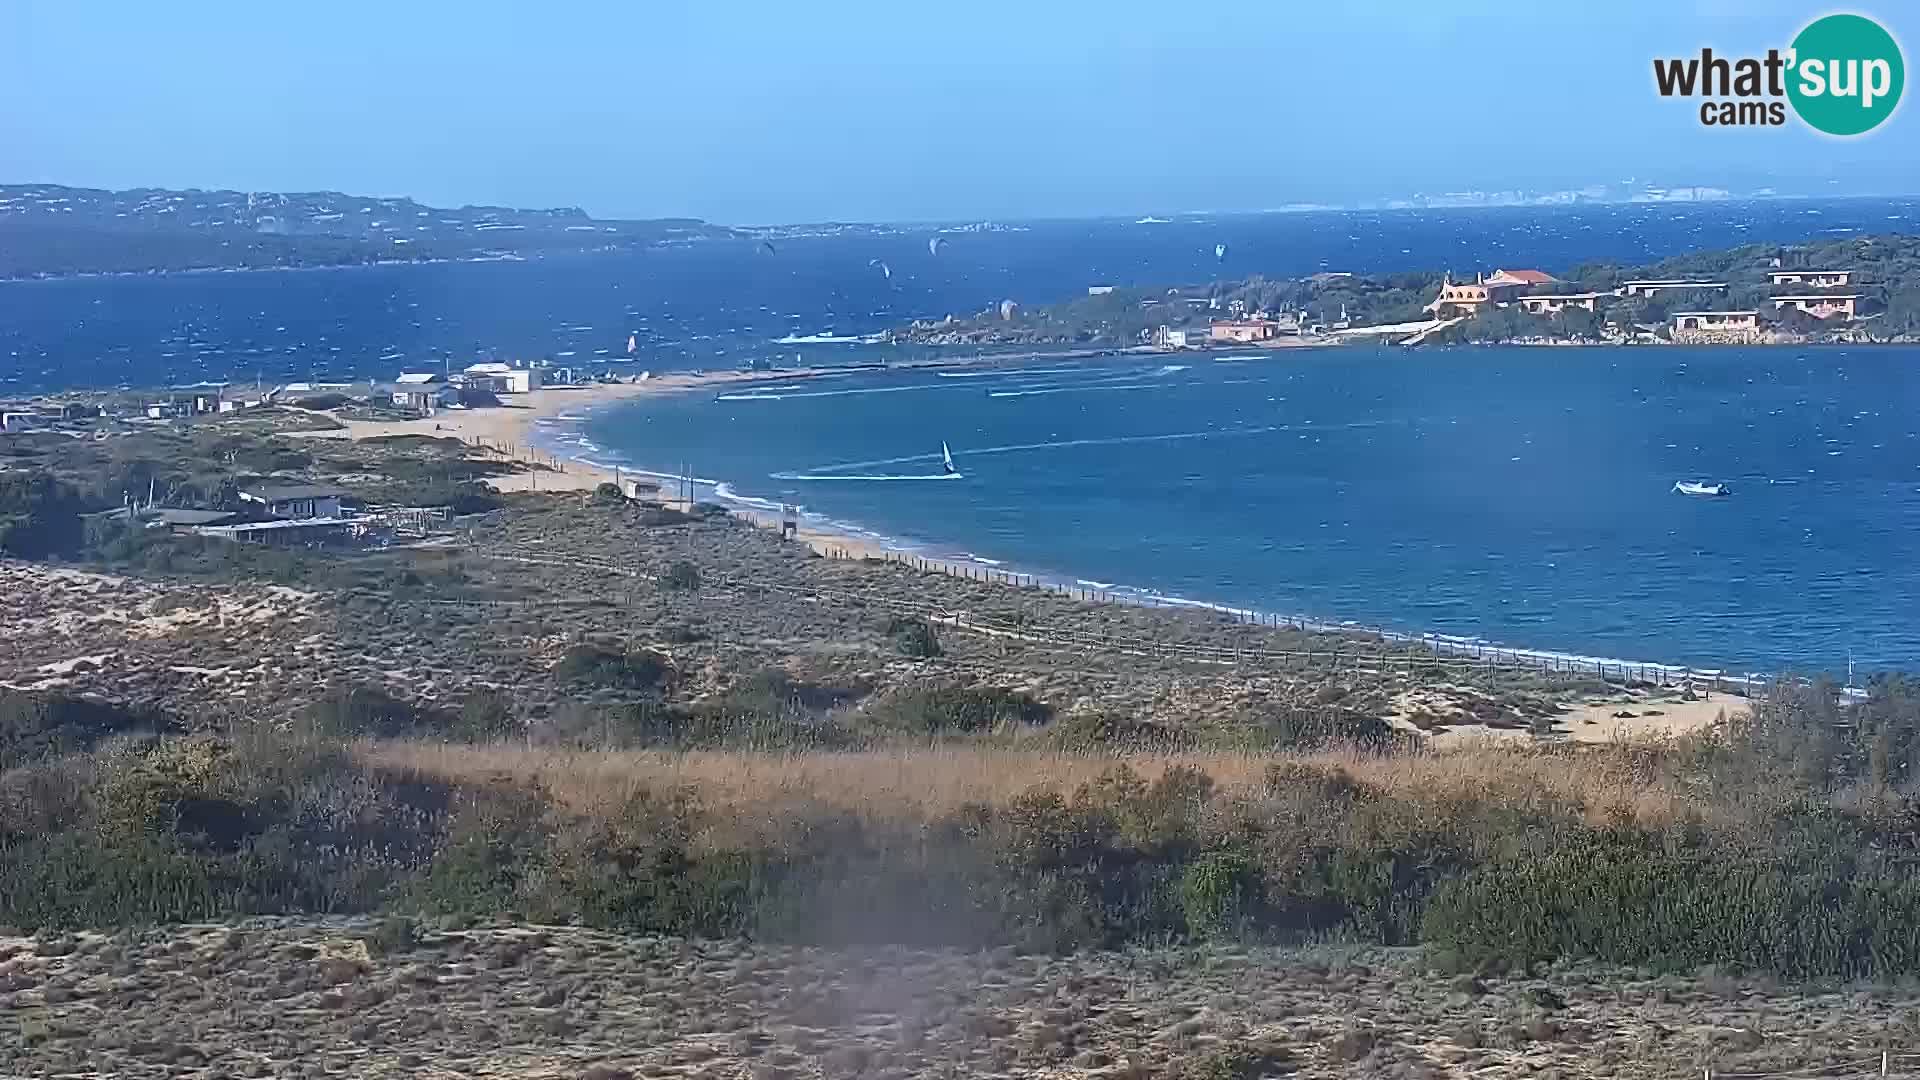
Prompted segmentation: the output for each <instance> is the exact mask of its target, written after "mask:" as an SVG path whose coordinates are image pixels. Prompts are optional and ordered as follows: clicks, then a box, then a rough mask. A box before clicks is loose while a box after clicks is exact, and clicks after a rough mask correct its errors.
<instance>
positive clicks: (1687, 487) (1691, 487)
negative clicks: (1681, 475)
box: [1673, 480, 1732, 499]
mask: <svg viewBox="0 0 1920 1080" xmlns="http://www.w3.org/2000/svg"><path fill="white" fill-rule="evenodd" d="M1673 490H1674V492H1675V493H1676V494H1680V495H1698V496H1702V497H1704V498H1709V499H1717V498H1719V497H1720V496H1722V495H1729V494H1732V491H1731V489H1729V488H1728V487H1727V485H1725V484H1709V483H1707V482H1706V481H1704V480H1682V481H1680V482H1679V483H1677V484H1674V485H1673Z"/></svg>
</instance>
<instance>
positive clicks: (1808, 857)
mask: <svg viewBox="0 0 1920 1080" xmlns="http://www.w3.org/2000/svg"><path fill="white" fill-rule="evenodd" d="M569 662H570V663H571V662H572V661H571V660H570V661H569ZM610 663H612V662H611V661H608V660H606V659H604V658H603V657H596V658H595V659H594V660H593V661H591V664H592V665H593V667H594V669H595V670H598V669H601V668H604V667H606V666H608V665H609V664H610ZM620 666H621V670H622V671H629V670H634V669H633V667H632V665H631V663H630V662H625V663H623V664H622V665H620ZM656 666H657V664H655V663H650V664H648V665H647V670H648V671H649V672H651V671H653V670H654V668H655V667H656ZM624 678H625V677H624V676H623V679H624ZM644 681H650V680H644ZM777 692H788V693H792V692H793V691H792V690H791V688H787V687H781V688H778V691H777ZM798 696H799V695H798V694H797V693H796V694H795V697H798ZM491 704H492V703H491V702H485V701H483V702H481V703H480V704H478V705H475V706H472V707H470V708H469V709H467V710H463V711H461V712H456V711H454V710H451V709H431V710H420V709H417V708H413V707H409V706H407V705H405V704H404V703H400V702H397V701H396V700H395V699H392V698H391V697H390V696H387V695H384V694H383V693H381V692H377V691H368V690H355V691H354V692H352V693H350V694H345V695H339V696H333V697H329V698H325V699H323V700H322V701H321V702H319V703H317V705H316V709H317V710H318V712H316V714H315V717H316V719H315V722H313V723H297V724H295V725H293V726H292V727H291V728H288V727H284V726H281V725H274V724H262V725H254V726H250V727H242V728H235V729H232V730H230V731H228V732H224V733H218V734H214V733H188V729H190V728H191V727H193V726H194V725H193V724H192V723H191V721H190V720H183V719H181V718H156V717H150V716H148V717H134V716H130V715H125V714H122V713H117V712H114V711H113V710H111V709H106V708H105V707H101V706H80V705H77V704H75V703H74V702H72V701H63V700H60V699H57V698H40V697H37V696H33V695H26V696H22V695H17V694H16V695H13V696H10V697H8V698H6V699H5V700H4V701H0V712H3V714H4V717H5V722H6V724H7V727H6V729H5V731H4V733H0V734H4V737H5V739H6V742H5V743H4V746H5V749H6V753H7V756H8V758H9V760H10V761H11V762H12V763H13V764H12V767H11V768H10V769H9V771H8V772H7V773H6V774H5V780H4V783H3V784H0V804H4V809H5V811H6V812H5V813H4V815H0V923H8V924H13V925H18V926H24V927H28V928H65V927H86V926H113V925H125V924H146V923H154V922H175V921H198V920H205V919H210V918H220V917H229V916H234V915H248V914H279V913H296V912H322V913H335V914H339V913H366V914H373V913H392V914H407V915H414V916H434V917H447V918H460V919H467V920H473V919H490V918H498V917H501V916H507V915H511V916H513V917H519V918H524V919H527V920H530V921H534V922H548V923H551V922H569V921H577V922H580V923H583V924H585V925H589V926H594V927H599V928H603V929H610V930H618V931H623V932H634V933H673V934H682V935H693V936H722V937H733V936H745V937H749V938H752V939H754V940H759V941H776V942H792V943H815V944H818V943H833V944H849V943H863V944H913V945H962V946H970V947H981V946H998V945H1010V946H1013V947H1016V948H1019V949H1026V950H1040V951H1045V952H1056V951H1060V950H1075V949H1085V948H1113V947H1118V946H1122V945H1127V944H1145V943H1151V942H1161V941H1167V940H1192V941H1201V940H1205V941H1242V942H1267V943H1286V942H1293V943H1299V942H1330V941H1345V942H1354V943H1365V944H1374V945H1391V946H1400V945H1420V946H1423V947H1424V950H1425V955H1426V957H1427V961H1428V963H1429V964H1431V965H1432V966H1434V967H1436V968H1439V969H1441V970H1443V971H1448V972H1460V971H1468V972H1473V971H1478V972H1482V973H1487V972H1495V973H1497V972H1507V971H1527V970H1530V969H1531V966H1532V965H1534V964H1537V963H1541V962H1549V961H1569V960H1581V961H1588V960H1591V961H1603V962H1607V963H1612V964H1618V965H1624V966H1630V967H1637V968H1645V969H1652V970H1656V971H1692V970H1695V969H1698V968H1700V967H1702V966H1707V965H1713V966H1717V967H1719V968H1722V969H1726V970H1736V971H1741V970H1744V971H1752V972H1764V973H1768V974H1771V975H1775V976H1780V977H1791V978H1807V977H1814V976H1830V975H1839V976H1875V977H1882V978H1890V977H1894V976H1901V975H1910V974H1913V973H1914V972H1915V970H1916V965H1917V964H1920V929H1916V927H1915V926H1914V925H1913V923H1912V920H1911V919H1909V918H1906V917H1905V913H1906V912H1910V911H1912V910H1913V909H1914V906H1915V905H1916V903H1920V876H1916V873H1915V868H1914V862H1913V855H1914V849H1913V833H1912V817H1913V813H1914V808H1913V806H1912V805H1911V799H1910V796H1908V795H1907V794H1905V792H1906V790H1907V788H1908V782H1909V778H1910V775H1911V774H1912V772H1913V770H1914V768H1915V765H1916V762H1915V754H1916V751H1917V750H1920V696H1916V695H1915V694H1914V692H1913V690H1912V688H1911V687H1910V686H1909V685H1908V684H1906V683H1904V682H1903V681H1900V680H1897V679H1893V680H1886V681H1884V682H1882V683H1880V684H1878V685H1877V686H1876V687H1875V689H1874V692H1873V694H1872V696H1871V698H1870V699H1869V701H1868V702H1867V703H1866V704H1864V705H1862V706H1859V707H1858V709H1857V712H1856V715H1854V716H1853V717H1852V718H1851V723H1848V724H1842V723H1840V718H1839V717H1838V716H1837V715H1836V713H1835V711H1834V705H1833V704H1832V698H1831V695H1830V694H1828V693H1826V692H1825V689H1824V688H1823V687H1819V686H1813V687H1806V688H1798V689H1789V688H1782V689H1781V690H1780V691H1778V692H1776V693H1775V694H1773V695H1771V696H1769V697H1767V698H1765V699H1762V700H1760V701H1757V702H1754V703H1753V704H1752V708H1751V712H1750V713H1749V714H1745V715H1744V716H1743V717H1742V718H1740V719H1736V720H1730V721H1728V722H1726V723H1723V724H1721V725H1719V726H1717V727H1715V728H1713V729H1711V730H1709V731H1705V732H1702V733H1700V734H1698V735H1696V736H1692V737H1688V738H1683V739H1679V740H1675V741H1670V742H1667V743H1663V744H1661V743H1654V744H1615V745H1600V746H1593V747H1587V748H1582V749H1571V748H1564V747H1562V748H1552V747H1526V746H1508V747H1504V748H1500V747H1494V746H1491V745H1488V746H1482V747H1478V748H1474V749H1472V750H1468V751H1455V752H1433V751H1426V750H1420V749H1418V748H1413V747H1403V748H1386V749H1375V750H1368V749H1362V748H1357V747H1355V746H1353V745H1352V744H1350V743H1339V742H1327V743H1319V744H1314V745H1308V746H1302V747H1299V748H1296V749H1293V750H1289V751H1276V752H1269V753H1232V752H1167V753H1128V752H1125V751H1124V750H1117V749H1115V748H1112V747H1106V748H1095V749H1088V750H1081V751H1059V750H1052V749H1047V748H1045V746H1044V745H1035V746H1031V747H1027V746H1022V745H1020V740H1017V739H1016V740H1015V741H1013V742H1011V743H1009V742H1008V741H1006V738H1005V736H1007V735H1009V734H1013V733H1017V732H1019V731H1020V730H1022V729H1026V728H1031V727H1033V726H1035V725H1041V726H1044V725H1045V724H1046V722H1047V720H1048V710H1046V709H1045V708H1044V707H1042V706H1040V705H1039V704H1038V703H1036V702H1033V701H1031V700H1028V699H1021V698H1019V697H1018V696H1017V695H1016V696H1005V695H995V694H992V693H986V692H983V691H979V690H969V689H957V690H951V691H940V690H931V689H929V690H916V691H908V692H906V693H904V694H902V695H895V696H894V697H893V698H892V699H890V701H889V703H888V706H887V710H885V711H884V712H883V713H882V714H881V715H879V716H876V717H875V718H874V719H873V720H872V723H873V724H874V725H875V726H876V727H877V728H880V729H883V730H884V731H885V732H887V733H889V735H888V737H887V739H886V740H884V741H881V742H877V743H874V744H872V748H871V749H867V750H862V751H857V752H851V753H821V752H813V753H802V754H800V755H799V756H792V755H791V754H789V753H772V754H769V753H766V752H763V751H757V750H751V749H745V748H740V749H735V748H731V747H730V746H728V744H727V741H726V740H725V739H724V738H722V740H721V741H720V743H719V744H718V745H717V748H715V749H710V750H659V751H644V750H621V749H606V750H587V751H584V752H583V751H569V752H561V753H555V752H552V751H546V750H537V749H528V748H527V747H526V746H525V745H524V740H522V739H518V738H514V737H512V736H511V735H509V736H508V738H507V741H499V739H498V738H497V736H498V735H499V734H500V726H499V722H498V721H497V720H495V721H488V720H487V719H486V717H488V716H493V717H496V718H497V717H500V716H504V715H506V714H507V713H509V712H510V711H511V710H510V707H509V708H502V709H497V710H495V709H490V707H489V706H490V705H491ZM742 704H743V699H742V700H736V702H735V707H736V708H738V707H741V706H742ZM791 704H792V702H791V700H789V701H786V702H781V701H765V702H763V703H762V707H771V708H772V709H774V710H776V712H777V713H779V715H777V716H775V717H772V718H771V719H774V720H778V721H781V722H789V723H790V722H793V718H794V717H796V716H798V715H801V714H802V713H803V712H804V709H792V710H791V711H788V710H789V706H790V705H791ZM640 715H641V714H638V713H636V714H634V716H636V717H639V716H640ZM320 717H324V718H325V722H324V723H323V722H320V719H319V718H320ZM463 717H464V718H463ZM476 717H477V718H480V719H479V720H477V721H476V719H475V718H476ZM896 717H897V718H896ZM736 730H739V729H736ZM135 732H138V734H130V733H135ZM929 735H933V736H935V737H936V738H938V739H940V740H942V741H941V742H940V743H938V744H935V745H929V744H928V743H927V742H926V741H925V740H926V738H927V737H928V736H929ZM955 737H958V738H959V740H960V741H957V742H955V741H953V739H954V738H955ZM596 741H598V737H596ZM614 742H615V744H617V743H618V742H619V740H618V739H615V740H614ZM589 745H590V744H589Z"/></svg>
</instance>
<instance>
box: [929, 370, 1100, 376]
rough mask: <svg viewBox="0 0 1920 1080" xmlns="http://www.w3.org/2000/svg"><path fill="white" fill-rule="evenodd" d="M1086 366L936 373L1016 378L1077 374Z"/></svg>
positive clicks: (939, 374)
mask: <svg viewBox="0 0 1920 1080" xmlns="http://www.w3.org/2000/svg"><path fill="white" fill-rule="evenodd" d="M1086 370H1087V369H1086V368H1000V369H996V370H993V371H936V372H934V374H935V375H938V376H939V377H941V378H943V379H993V378H999V377H1002V376H1005V377H1007V378H1014V377H1016V376H1021V375H1027V376H1033V375H1077V374H1079V373H1081V372H1083V371H1086Z"/></svg>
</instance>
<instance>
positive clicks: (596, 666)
mask: <svg viewBox="0 0 1920 1080" xmlns="http://www.w3.org/2000/svg"><path fill="white" fill-rule="evenodd" d="M553 674H554V677H555V678H557V679H561V680H563V681H566V682H575V683H586V684H589V685H592V686H602V687H607V688H609V689H617V690H658V689H661V688H662V687H664V686H666V685H667V684H668V683H670V682H671V681H672V679H673V675H674V671H673V665H672V663H671V662H669V661H668V660H667V659H666V658H665V657H663V656H659V655H657V654H655V653H651V652H647V651H645V650H631V649H627V648H624V647H615V646H610V645H603V644H596V643H593V642H583V643H581V644H579V645H574V646H572V647H571V648H569V649H567V651H566V652H565V653H562V654H561V656H560V662H559V663H558V664H557V665H555V666H554V669H553Z"/></svg>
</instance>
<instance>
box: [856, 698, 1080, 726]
mask: <svg viewBox="0 0 1920 1080" xmlns="http://www.w3.org/2000/svg"><path fill="white" fill-rule="evenodd" d="M865 715H866V717H867V719H868V722H870V723H872V724H873V725H874V726H875V727H878V728H881V729H884V730H892V731H901V732H910V733H913V734H927V735H968V734H975V733H979V732H984V731H993V730H996V729H999V728H1003V727H1005V728H1025V727H1034V726H1038V725H1040V724H1044V723H1046V722H1047V721H1048V720H1049V719H1051V718H1052V716H1053V710H1052V708H1051V707H1049V706H1047V705H1045V704H1043V703H1042V702H1039V701H1036V700H1034V699H1033V698H1032V697H1031V696H1029V695H1027V694H1023V693H1018V692H1015V691H1012V690H1002V689H1000V688H998V687H991V686H920V687H908V688H906V689H902V690H896V691H893V692H891V693H888V694H885V695H883V696H881V697H879V698H876V699H875V700H873V701H871V702H869V703H868V705H867V707H866V710H865Z"/></svg>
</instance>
